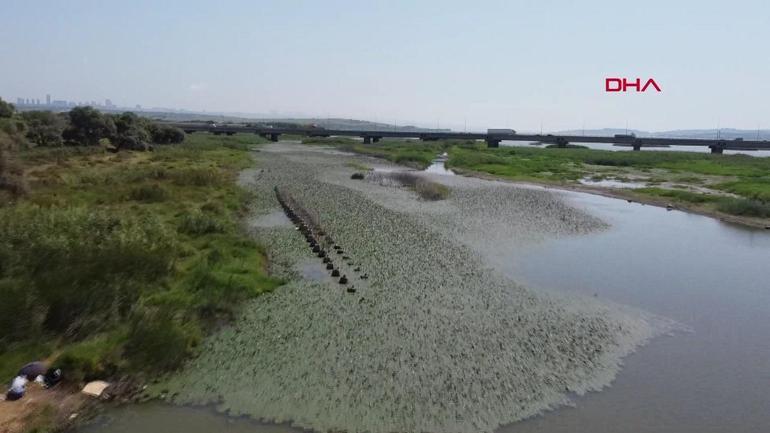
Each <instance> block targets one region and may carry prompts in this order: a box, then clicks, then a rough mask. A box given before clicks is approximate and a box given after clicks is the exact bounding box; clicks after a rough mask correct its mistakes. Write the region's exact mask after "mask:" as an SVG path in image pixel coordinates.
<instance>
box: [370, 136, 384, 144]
mask: <svg viewBox="0 0 770 433" xmlns="http://www.w3.org/2000/svg"><path fill="white" fill-rule="evenodd" d="M381 139H382V137H372V141H373V142H374V143H379V142H380V140H381Z"/></svg>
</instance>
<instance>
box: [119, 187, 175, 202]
mask: <svg viewBox="0 0 770 433" xmlns="http://www.w3.org/2000/svg"><path fill="white" fill-rule="evenodd" d="M169 197H170V194H169V192H168V190H167V189H166V188H163V187H162V186H160V185H155V184H152V185H142V186H137V187H135V188H133V189H132V190H131V191H130V192H129V193H128V198H129V199H130V200H135V201H141V202H144V203H159V202H162V201H166V200H168V198H169Z"/></svg>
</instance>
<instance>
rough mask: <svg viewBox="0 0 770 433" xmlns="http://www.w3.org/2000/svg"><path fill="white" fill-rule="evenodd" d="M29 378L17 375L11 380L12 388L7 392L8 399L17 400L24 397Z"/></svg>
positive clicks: (6, 397)
mask: <svg viewBox="0 0 770 433" xmlns="http://www.w3.org/2000/svg"><path fill="white" fill-rule="evenodd" d="M28 382H29V380H27V378H26V377H25V376H16V377H15V378H14V379H13V382H11V388H10V389H9V390H8V392H7V393H6V394H5V399H6V400H7V401H16V400H19V399H20V398H22V397H24V393H25V392H27V383H28Z"/></svg>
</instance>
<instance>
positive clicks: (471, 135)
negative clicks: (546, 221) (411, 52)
mask: <svg viewBox="0 0 770 433" xmlns="http://www.w3.org/2000/svg"><path fill="white" fill-rule="evenodd" d="M167 124H168V125H171V126H175V127H177V128H179V129H182V130H183V131H184V132H186V133H188V134H192V133H194V132H208V133H211V134H216V135H220V134H226V135H234V134H237V133H251V134H257V135H259V136H261V137H264V138H267V139H269V140H271V141H278V138H279V137H280V136H281V135H300V136H304V137H359V138H362V139H363V141H364V144H370V143H376V142H378V141H380V140H381V139H383V138H412V139H419V140H422V141H437V140H484V141H486V143H487V145H488V146H489V147H499V146H500V142H501V141H526V142H533V143H545V144H554V145H556V147H567V146H568V145H569V144H570V143H608V144H614V145H619V146H627V147H631V148H632V149H633V150H641V149H642V147H668V146H692V147H707V148H709V149H711V153H717V154H721V153H723V152H724V151H725V150H742V151H754V150H770V141H768V140H742V139H735V140H725V139H691V138H657V137H635V136H633V135H620V136H613V137H607V136H589V135H554V134H518V133H483V132H452V131H435V132H433V131H398V130H393V131H388V130H363V129H359V130H343V129H325V128H316V127H292V128H288V127H281V128H272V127H269V126H248V125H230V124H228V125H212V124H205V123H203V124H202V123H167Z"/></svg>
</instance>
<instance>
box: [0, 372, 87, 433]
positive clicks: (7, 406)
mask: <svg viewBox="0 0 770 433" xmlns="http://www.w3.org/2000/svg"><path fill="white" fill-rule="evenodd" d="M88 400H89V399H88V398H87V397H85V396H83V395H81V394H80V393H79V392H76V391H74V390H71V389H68V388H58V387H57V388H54V389H51V390H46V389H43V388H41V387H40V386H38V385H36V384H30V385H29V386H28V387H27V393H26V394H25V395H24V398H22V399H21V400H17V401H0V433H23V432H28V431H33V430H34V429H35V428H38V429H41V430H42V429H46V428H51V427H54V426H55V427H57V428H60V427H63V426H66V425H67V424H68V423H70V422H72V421H74V420H75V419H77V415H75V417H72V415H73V414H78V412H79V411H80V410H81V409H82V408H83V407H84V405H85V404H86V403H87V402H88Z"/></svg>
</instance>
